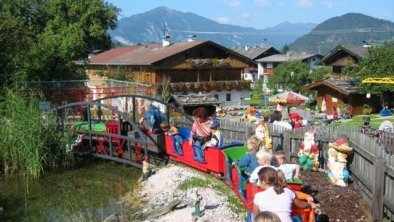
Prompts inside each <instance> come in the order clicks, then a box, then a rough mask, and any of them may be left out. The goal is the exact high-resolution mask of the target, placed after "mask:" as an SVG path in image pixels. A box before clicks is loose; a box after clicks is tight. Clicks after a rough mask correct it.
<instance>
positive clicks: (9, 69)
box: [0, 0, 119, 81]
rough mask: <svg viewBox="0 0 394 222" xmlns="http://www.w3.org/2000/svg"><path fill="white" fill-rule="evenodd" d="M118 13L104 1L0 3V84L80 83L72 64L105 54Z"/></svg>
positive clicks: (22, 0) (77, 68)
mask: <svg viewBox="0 0 394 222" xmlns="http://www.w3.org/2000/svg"><path fill="white" fill-rule="evenodd" d="M118 12H119V9H117V8H116V7H115V6H113V5H112V4H109V3H106V2H104V1H103V0H78V1H77V0H70V1H63V0H3V1H2V4H1V5H0V44H1V45H4V46H5V49H6V50H4V51H3V50H2V51H1V52H0V53H1V55H0V64H1V65H0V77H2V79H1V80H5V79H11V78H10V77H13V78H14V79H15V78H17V79H21V80H27V81H31V80H67V79H78V78H84V76H83V72H82V69H81V66H77V65H76V64H75V62H74V61H77V60H81V59H85V58H87V56H88V53H89V52H90V51H92V50H94V49H108V48H109V47H110V46H111V40H110V37H109V35H108V33H107V30H108V29H114V28H115V27H116V22H117V14H118Z"/></svg>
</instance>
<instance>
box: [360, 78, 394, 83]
mask: <svg viewBox="0 0 394 222" xmlns="http://www.w3.org/2000/svg"><path fill="white" fill-rule="evenodd" d="M363 83H378V84H394V77H383V78H366V79H364V80H363Z"/></svg>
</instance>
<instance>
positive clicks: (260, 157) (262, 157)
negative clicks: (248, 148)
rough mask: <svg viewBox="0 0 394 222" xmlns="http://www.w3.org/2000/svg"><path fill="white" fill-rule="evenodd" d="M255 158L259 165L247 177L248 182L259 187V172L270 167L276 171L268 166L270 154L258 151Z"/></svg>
mask: <svg viewBox="0 0 394 222" xmlns="http://www.w3.org/2000/svg"><path fill="white" fill-rule="evenodd" d="M256 157H257V161H258V163H259V166H258V167H256V168H255V169H254V170H253V172H252V174H251V175H250V177H249V182H251V183H253V184H255V185H257V186H260V180H259V175H258V173H259V171H260V170H261V169H262V168H265V167H270V168H272V169H275V170H276V168H275V167H273V166H271V165H270V163H271V158H272V154H271V153H270V152H267V151H266V150H260V151H259V152H257V153H256Z"/></svg>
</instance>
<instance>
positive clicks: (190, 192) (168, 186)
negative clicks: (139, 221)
mask: <svg viewBox="0 0 394 222" xmlns="http://www.w3.org/2000/svg"><path fill="white" fill-rule="evenodd" d="M193 177H198V178H204V177H203V176H202V175H201V174H198V173H195V172H192V170H190V169H188V168H184V167H180V166H175V165H170V166H169V167H164V168H162V169H160V170H159V171H157V172H156V174H154V175H152V176H151V177H149V179H148V180H147V181H145V182H144V184H143V188H142V191H141V197H142V198H143V199H144V200H145V201H147V202H146V204H145V207H144V211H151V210H153V209H156V208H158V207H162V206H165V205H167V204H168V203H169V202H171V201H172V200H174V199H175V198H177V199H180V200H181V201H182V202H181V204H180V205H178V207H177V208H180V209H175V210H173V211H171V212H169V213H167V214H165V215H163V216H161V217H159V218H156V219H152V220H147V221H151V222H178V221H179V222H189V221H198V222H209V221H215V222H229V221H230V222H238V221H240V222H241V221H245V220H244V216H245V215H237V214H235V213H233V212H232V211H231V210H230V207H229V204H228V201H227V199H226V197H224V196H223V195H221V193H220V192H218V191H215V190H213V189H211V188H200V187H198V188H190V189H187V190H179V189H178V186H179V184H180V183H181V182H183V181H185V180H187V179H190V178H193ZM196 191H197V192H198V194H200V195H201V196H202V200H201V208H202V209H204V211H203V213H204V214H203V216H201V217H199V218H198V219H196V220H194V218H193V217H192V212H193V211H194V203H195V201H194V200H193V198H194V196H195V193H196Z"/></svg>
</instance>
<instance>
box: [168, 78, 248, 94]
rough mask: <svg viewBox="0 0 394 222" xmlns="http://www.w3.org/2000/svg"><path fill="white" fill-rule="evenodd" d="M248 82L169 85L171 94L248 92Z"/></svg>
mask: <svg viewBox="0 0 394 222" xmlns="http://www.w3.org/2000/svg"><path fill="white" fill-rule="evenodd" d="M250 83H251V82H250V81H246V80H237V81H213V82H178V83H170V89H171V92H172V93H176V92H186V93H187V92H210V91H213V90H216V91H230V90H250Z"/></svg>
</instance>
